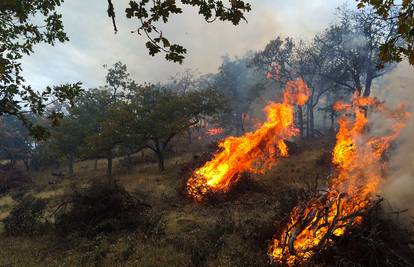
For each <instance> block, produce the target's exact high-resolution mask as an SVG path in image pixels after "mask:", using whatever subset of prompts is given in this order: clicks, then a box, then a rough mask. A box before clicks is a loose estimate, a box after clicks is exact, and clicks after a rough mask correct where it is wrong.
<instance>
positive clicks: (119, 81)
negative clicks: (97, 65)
mask: <svg viewBox="0 0 414 267" xmlns="http://www.w3.org/2000/svg"><path fill="white" fill-rule="evenodd" d="M104 67H105V68H106V67H107V66H106V65H104ZM129 76H130V74H129V73H128V68H127V66H126V65H125V64H123V63H122V62H121V61H118V62H116V63H115V64H114V65H113V66H112V67H111V68H109V69H108V73H107V74H106V84H107V86H108V87H109V89H110V90H111V91H112V92H113V93H112V98H113V99H114V100H116V98H117V97H118V94H119V91H120V90H122V91H125V90H126V89H127V87H128V85H129V84H130V83H131V82H132V81H131V79H130V78H129Z"/></svg>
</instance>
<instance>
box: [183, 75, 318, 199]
mask: <svg viewBox="0 0 414 267" xmlns="http://www.w3.org/2000/svg"><path fill="white" fill-rule="evenodd" d="M309 95H310V91H309V89H308V87H307V85H306V84H305V82H304V81H303V80H294V81H290V82H288V83H287V85H286V87H285V90H284V99H283V102H282V103H275V102H270V103H269V104H268V105H267V106H266V107H265V108H264V111H265V112H266V116H267V120H266V121H265V122H264V123H263V124H261V125H260V127H259V128H258V129H257V130H255V131H253V132H248V133H246V134H244V135H243V136H240V137H234V136H230V137H228V138H226V139H224V140H222V141H221V142H220V144H219V148H220V151H219V152H217V153H216V154H215V156H214V157H213V159H212V160H211V161H209V162H207V163H206V164H205V165H204V166H202V167H201V168H199V169H197V170H195V171H194V173H193V174H192V176H191V177H190V178H189V180H188V181H187V194H188V195H189V196H190V197H191V198H193V199H194V200H196V201H197V202H202V201H203V200H204V199H205V196H206V195H207V194H209V193H214V192H218V191H223V192H226V191H228V190H229V189H230V187H231V185H232V184H234V183H235V182H237V181H238V179H239V178H240V175H241V174H242V173H243V172H251V173H264V172H265V171H266V170H268V169H269V168H271V167H272V166H274V164H276V156H277V155H279V156H282V157H284V156H287V154H288V151H287V146H286V144H285V142H284V141H283V140H285V139H288V138H290V137H292V136H295V135H296V134H297V133H298V129H296V128H295V127H294V125H293V121H294V105H295V104H298V105H303V104H305V103H306V101H307V99H308V98H309Z"/></svg>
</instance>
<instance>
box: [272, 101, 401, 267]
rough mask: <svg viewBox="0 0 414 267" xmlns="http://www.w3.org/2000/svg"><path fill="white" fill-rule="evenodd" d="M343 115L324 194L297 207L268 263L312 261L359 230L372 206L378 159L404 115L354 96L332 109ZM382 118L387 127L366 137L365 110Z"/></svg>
mask: <svg viewBox="0 0 414 267" xmlns="http://www.w3.org/2000/svg"><path fill="white" fill-rule="evenodd" d="M335 107H336V109H337V110H343V111H346V114H345V115H344V116H342V117H341V119H340V121H339V125H340V129H339V132H338V134H337V142H336V146H335V148H334V152H333V163H334V165H335V166H336V169H337V171H336V173H335V174H334V175H333V178H332V180H331V183H330V186H329V188H328V189H327V191H326V193H325V194H323V195H321V196H316V197H313V198H311V199H310V200H309V201H307V202H304V203H301V204H300V205H298V206H296V207H295V208H294V209H293V210H292V212H291V214H290V216H289V219H288V220H287V222H286V224H285V227H284V228H283V230H282V231H280V232H279V235H278V237H277V238H276V239H275V240H274V242H273V245H272V246H271V248H270V256H271V258H272V259H273V260H274V261H275V262H277V263H280V264H284V265H288V266H297V265H305V264H308V263H309V262H310V261H311V260H312V258H313V257H314V256H315V255H318V254H320V253H321V252H322V251H324V250H327V249H328V248H331V247H332V246H333V245H334V244H335V241H336V240H337V239H339V238H341V237H342V236H344V235H347V234H348V232H349V231H350V229H352V228H353V227H355V226H357V225H360V224H361V222H362V221H363V219H364V216H366V214H367V213H368V211H369V210H370V209H371V208H372V207H373V206H375V203H376V200H375V194H376V193H377V191H378V189H379V186H380V185H381V183H382V180H383V175H384V172H385V167H386V164H384V162H383V160H384V158H383V155H384V153H385V152H386V151H387V149H389V147H390V145H391V142H392V141H393V140H395V138H397V136H398V135H399V132H400V130H401V129H402V128H403V127H404V126H405V121H406V120H407V118H408V117H409V114H408V113H407V112H406V111H405V109H404V107H402V106H401V107H400V108H399V109H396V110H389V109H387V108H386V107H385V106H384V105H383V104H382V103H380V102H378V101H377V100H375V99H373V98H365V97H359V96H358V95H355V97H354V99H353V101H352V103H350V104H345V103H337V104H336V105H335ZM368 107H372V108H373V110H374V111H376V112H378V113H381V114H383V115H385V118H386V119H388V120H390V122H391V123H389V125H391V127H389V129H386V131H385V133H383V134H379V133H375V135H374V134H373V133H372V132H370V131H368V128H370V127H368V126H370V125H369V123H368V122H369V121H368V118H367V115H366V114H367V109H368Z"/></svg>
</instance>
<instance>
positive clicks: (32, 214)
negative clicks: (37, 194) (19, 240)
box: [3, 196, 46, 235]
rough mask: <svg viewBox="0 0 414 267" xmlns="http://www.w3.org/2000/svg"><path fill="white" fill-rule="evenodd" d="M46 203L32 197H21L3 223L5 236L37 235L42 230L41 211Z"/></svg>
mask: <svg viewBox="0 0 414 267" xmlns="http://www.w3.org/2000/svg"><path fill="white" fill-rule="evenodd" d="M45 208H46V201H45V200H41V199H36V198H34V197H33V196H25V197H23V198H22V199H21V200H20V201H19V202H18V204H17V206H16V207H15V208H14V209H13V210H12V211H11V213H10V215H9V216H8V217H7V218H6V219H5V220H4V221H3V222H4V229H5V232H6V234H9V235H20V234H37V233H40V232H41V230H43V226H44V223H43V222H42V219H43V211H44V209H45Z"/></svg>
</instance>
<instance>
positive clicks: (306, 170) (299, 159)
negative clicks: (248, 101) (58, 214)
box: [0, 141, 331, 267]
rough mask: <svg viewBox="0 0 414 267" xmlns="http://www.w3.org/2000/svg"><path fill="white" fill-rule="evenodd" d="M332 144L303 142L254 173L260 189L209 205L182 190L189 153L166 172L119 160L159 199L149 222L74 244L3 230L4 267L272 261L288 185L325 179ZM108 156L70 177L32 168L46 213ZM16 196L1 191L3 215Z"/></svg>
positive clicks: (135, 189)
mask: <svg viewBox="0 0 414 267" xmlns="http://www.w3.org/2000/svg"><path fill="white" fill-rule="evenodd" d="M330 145H331V143H330V142H328V141H325V142H324V141H318V142H316V143H314V144H313V145H312V146H310V147H307V148H306V149H305V148H303V147H302V148H301V149H300V151H299V152H297V153H295V154H293V155H291V156H290V157H288V158H285V159H281V160H280V162H279V163H278V165H277V166H276V167H275V168H273V169H272V170H271V171H269V172H268V173H266V174H265V175H260V176H259V175H253V176H252V179H253V181H254V182H255V184H256V185H257V186H255V187H256V188H255V189H249V190H247V191H243V192H240V193H236V194H235V195H234V196H233V197H231V198H230V199H228V200H227V201H225V202H219V203H215V204H208V203H206V204H202V205H199V204H196V203H193V202H192V201H190V200H189V199H187V198H185V196H184V195H183V193H182V192H183V184H184V181H185V179H186V178H187V177H183V175H182V171H181V168H182V167H183V165H184V164H185V163H187V162H189V161H190V160H191V156H190V155H183V156H180V157H173V158H170V159H168V160H167V162H166V171H165V172H163V173H159V172H158V167H157V165H156V164H140V165H137V166H134V167H133V168H131V169H130V170H125V169H123V168H122V167H121V166H120V164H119V162H118V161H115V162H114V173H115V178H116V179H117V180H119V182H120V183H121V184H122V185H123V186H124V187H125V188H126V189H127V190H128V191H129V192H131V193H134V194H137V195H139V196H141V197H143V198H144V199H145V201H146V202H147V203H148V204H150V205H151V206H152V208H151V213H150V216H151V222H152V224H151V226H150V227H149V229H147V230H145V231H142V230H136V231H130V232H119V233H114V234H110V235H106V236H99V237H98V238H96V239H94V240H79V241H78V243H77V244H76V245H74V246H69V245H68V244H64V243H62V241H58V240H55V238H53V236H52V235H45V236H41V237H10V236H3V237H1V239H0V246H1V247H2V249H1V250H0V266H154V267H155V266H268V257H267V255H266V252H267V247H268V245H269V243H270V241H271V238H272V235H273V234H274V231H275V229H274V222H275V221H278V220H281V219H282V218H283V217H284V216H286V211H285V210H284V209H282V208H281V206H282V205H285V204H284V203H285V202H284V201H285V200H284V199H283V198H284V197H285V194H284V192H285V191H284V190H287V189H292V188H293V189H295V188H305V187H307V186H310V185H311V184H313V183H314V182H315V180H316V178H319V180H318V181H319V182H320V183H323V182H324V177H326V176H327V175H328V173H329V166H324V165H321V164H320V163H318V162H319V161H318V160H319V159H320V157H321V156H323V154H324V153H326V152H327V151H330V148H331V147H330ZM105 163H106V162H105V161H99V162H98V169H97V170H94V162H93V161H84V162H79V163H77V164H76V166H75V173H76V176H75V177H65V178H63V179H60V178H56V177H54V176H53V175H52V174H51V171H50V170H46V171H42V172H38V173H31V174H30V175H32V176H33V177H34V181H35V184H34V185H33V188H32V189H31V190H30V192H29V193H30V194H33V195H34V196H35V197H37V198H42V199H46V200H48V202H49V210H48V211H47V214H51V209H52V208H53V207H54V206H56V203H58V202H59V200H60V199H61V197H62V195H64V193H65V192H66V191H67V190H68V189H69V188H70V187H71V186H72V185H73V184H78V185H82V186H87V185H88V184H89V183H90V182H91V181H92V180H93V179H105V175H104V174H105V170H106V164H105ZM51 181H53V183H51ZM14 203H15V201H14V200H13V199H12V198H11V197H10V196H3V197H1V198H0V219H3V218H5V216H7V214H8V212H10V210H11V209H12V207H13V205H14ZM285 209H287V210H290V207H285Z"/></svg>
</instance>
